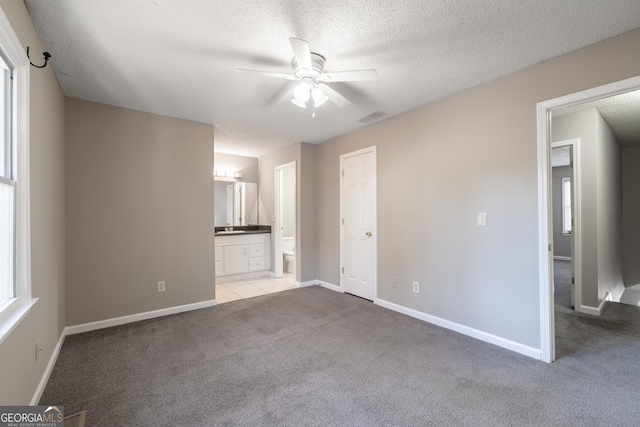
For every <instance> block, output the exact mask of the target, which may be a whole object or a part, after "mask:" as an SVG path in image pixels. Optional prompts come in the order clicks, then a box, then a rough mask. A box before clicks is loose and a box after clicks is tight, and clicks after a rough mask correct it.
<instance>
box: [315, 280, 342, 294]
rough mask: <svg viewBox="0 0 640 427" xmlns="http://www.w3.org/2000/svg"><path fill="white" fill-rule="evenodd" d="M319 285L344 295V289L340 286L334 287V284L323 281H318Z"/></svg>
mask: <svg viewBox="0 0 640 427" xmlns="http://www.w3.org/2000/svg"><path fill="white" fill-rule="evenodd" d="M318 283H319V284H320V286H322V287H323V288H327V289H331V290H332V291H335V292H340V293H344V291H343V290H342V288H341V287H340V286H336V285H334V284H332V283H329V282H323V281H322V280H318Z"/></svg>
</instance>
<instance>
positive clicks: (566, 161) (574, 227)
mask: <svg viewBox="0 0 640 427" xmlns="http://www.w3.org/2000/svg"><path fill="white" fill-rule="evenodd" d="M551 170H552V173H551V176H552V178H551V188H552V200H553V203H552V207H551V211H552V215H553V221H552V223H551V224H552V229H553V242H552V248H553V251H552V252H553V264H552V265H553V271H554V292H555V296H560V298H561V302H562V304H563V305H565V306H567V308H571V309H573V310H576V311H581V307H582V274H581V272H582V247H581V241H582V240H581V230H582V215H581V212H582V208H581V199H582V196H581V195H582V193H581V187H580V182H581V181H580V179H581V173H580V139H577V138H576V139H570V140H565V141H558V142H552V143H551ZM567 264H568V267H569V268H568V269H567V268H566V266H567ZM565 270H566V271H565ZM558 275H560V276H563V279H564V276H565V275H566V276H568V277H566V280H563V281H562V282H563V285H565V286H563V287H562V289H559V288H558V286H557V285H558V283H555V277H558ZM565 282H566V283H565ZM565 288H566V289H565ZM567 290H568V292H565V291H567ZM559 292H560V295H559ZM566 294H568V295H566ZM556 302H558V301H556Z"/></svg>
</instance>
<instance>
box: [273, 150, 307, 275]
mask: <svg viewBox="0 0 640 427" xmlns="http://www.w3.org/2000/svg"><path fill="white" fill-rule="evenodd" d="M296 170H297V169H296V162H295V161H293V162H290V163H286V164H284V165H280V166H276V168H275V177H276V182H275V196H276V197H275V198H276V199H275V230H274V233H273V236H274V239H275V241H274V245H273V247H274V252H275V255H274V276H275V277H276V278H280V277H283V276H284V275H285V274H288V275H293V277H294V280H295V277H296V276H299V275H297V273H296V266H299V265H300V264H299V263H298V262H296V261H297V258H298V253H299V251H298V250H297V247H296V246H297V245H296V217H297V209H296Z"/></svg>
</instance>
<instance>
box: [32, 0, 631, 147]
mask: <svg viewBox="0 0 640 427" xmlns="http://www.w3.org/2000/svg"><path fill="white" fill-rule="evenodd" d="M26 4H27V7H28V9H29V13H30V15H31V17H32V19H33V21H34V23H35V25H36V28H37V30H38V31H39V33H40V36H41V38H42V40H43V43H44V45H45V47H46V49H47V50H48V51H49V52H51V54H52V55H53V59H52V61H51V62H50V63H51V64H52V65H53V67H54V70H55V72H56V75H57V78H58V81H59V82H60V85H61V86H62V89H63V91H64V93H65V94H66V95H67V96H71V97H75V98H81V99H86V100H91V101H95V102H100V103H105V104H111V105H116V106H120V107H125V108H131V109H135V110H142V111H147V112H151V113H157V114H163V115H167V116H172V117H178V118H183V119H188V120H194V121H198V122H203V123H210V124H214V125H215V127H216V150H217V151H220V152H226V153H232V154H244V155H254V156H259V155H261V154H264V153H267V152H270V151H273V150H275V149H278V148H281V147H284V146H287V145H290V144H292V143H295V142H300V141H303V142H310V143H320V142H323V141H326V140H327V139H329V138H332V137H334V136H337V135H340V134H343V133H347V132H351V131H354V130H356V129H358V128H360V127H362V126H364V125H363V124H362V123H361V122H358V119H361V118H363V117H365V116H368V115H370V114H371V113H374V112H376V111H381V112H384V113H387V114H388V116H389V117H390V116H394V115H397V114H399V113H402V112H404V111H407V110H411V109H414V108H416V107H419V106H421V105H424V104H427V103H430V102H432V101H435V100H438V99H441V98H443V97H446V96H448V95H451V94H453V93H456V92H459V91H462V90H464V89H467V88H470V87H473V86H476V85H478V84H481V83H484V82H487V81H491V80H494V79H496V78H498V77H501V76H504V75H507V74H511V73H513V72H515V71H517V70H519V69H522V68H525V67H527V66H530V65H533V64H536V63H539V62H541V61H544V60H546V59H549V58H552V57H555V56H558V55H561V54H564V53H567V52H570V51H572V50H575V49H578V48H580V47H583V46H587V45H589V44H593V43H595V42H598V41H600V40H603V39H606V38H610V37H613V36H615V35H618V34H621V33H623V32H626V31H629V30H631V29H634V28H637V27H640V7H638V0H607V1H602V0H563V1H558V0H538V1H510V0H474V1H472V0H459V1H448V0H396V1H388V2H386V1H370V0H347V1H340V2H337V1H329V0H246V1H238V0H215V1H211V0H182V1H177V0H137V1H131V0H100V1H98V0H95V1H94V0H91V1H89V0H57V1H51V0H26ZM289 37H298V38H302V39H304V40H307V41H309V43H310V45H311V50H312V51H313V52H317V53H320V54H322V55H324V56H325V57H326V60H327V62H326V66H325V71H328V72H332V71H342V70H351V69H363V68H374V69H376V70H377V71H378V76H379V80H378V81H367V82H357V83H334V84H333V85H332V87H333V88H334V89H336V90H338V91H339V92H340V93H342V94H343V95H344V96H345V97H347V98H348V99H349V100H350V101H351V102H352V104H351V105H349V106H346V107H343V108H339V107H337V106H336V105H334V104H331V103H327V104H325V105H323V106H322V107H320V108H319V109H318V111H317V115H316V117H315V118H312V117H311V114H310V111H308V110H303V109H301V108H298V107H296V106H294V105H293V104H291V103H289V102H285V103H277V100H278V99H280V97H281V96H282V95H283V94H284V93H286V91H287V90H288V89H289V88H290V85H291V84H292V83H291V82H289V81H286V80H279V79H274V78H268V77H262V76H258V75H251V74H246V73H237V72H235V71H234V70H235V69H236V68H249V69H260V70H267V71H273V72H280V73H288V72H292V71H293V68H292V65H291V60H292V57H293V54H292V52H291V46H290V45H289ZM32 55H33V52H32ZM34 57H35V56H34Z"/></svg>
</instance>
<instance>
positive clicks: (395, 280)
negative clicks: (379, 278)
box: [391, 277, 398, 288]
mask: <svg viewBox="0 0 640 427" xmlns="http://www.w3.org/2000/svg"><path fill="white" fill-rule="evenodd" d="M391 287H392V288H397V287H398V278H397V277H392V278H391Z"/></svg>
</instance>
